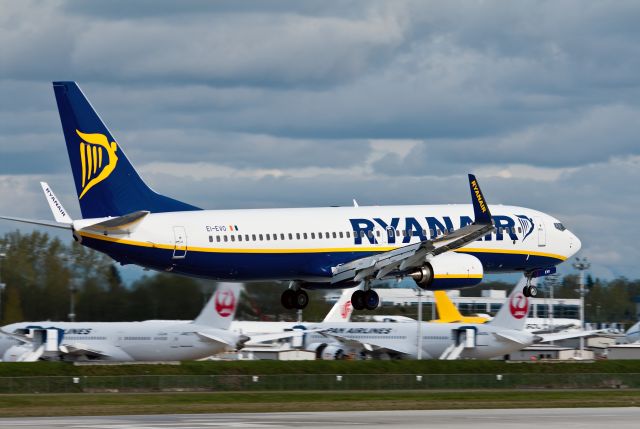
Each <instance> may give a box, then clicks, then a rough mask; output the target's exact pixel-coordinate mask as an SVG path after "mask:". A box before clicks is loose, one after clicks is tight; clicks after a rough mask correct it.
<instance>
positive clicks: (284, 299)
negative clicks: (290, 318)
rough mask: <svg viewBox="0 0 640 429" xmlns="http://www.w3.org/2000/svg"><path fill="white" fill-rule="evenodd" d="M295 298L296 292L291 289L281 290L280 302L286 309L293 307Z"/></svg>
mask: <svg viewBox="0 0 640 429" xmlns="http://www.w3.org/2000/svg"><path fill="white" fill-rule="evenodd" d="M295 299H296V293H295V292H294V291H293V290H291V289H287V290H285V291H284V292H282V295H281V296H280V303H281V304H282V306H283V307H284V308H286V309H287V310H291V309H292V308H294V304H295Z"/></svg>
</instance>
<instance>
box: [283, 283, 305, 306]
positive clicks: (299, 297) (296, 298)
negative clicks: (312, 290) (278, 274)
mask: <svg viewBox="0 0 640 429" xmlns="http://www.w3.org/2000/svg"><path fill="white" fill-rule="evenodd" d="M280 302H281V303H282V306H283V307H284V308H286V309H287V310H292V309H294V308H295V309H296V310H302V309H304V308H305V307H306V306H307V304H309V295H307V292H305V291H304V290H302V289H301V288H300V286H299V285H298V284H297V283H295V282H292V283H291V285H289V289H287V290H285V291H284V292H282V296H280Z"/></svg>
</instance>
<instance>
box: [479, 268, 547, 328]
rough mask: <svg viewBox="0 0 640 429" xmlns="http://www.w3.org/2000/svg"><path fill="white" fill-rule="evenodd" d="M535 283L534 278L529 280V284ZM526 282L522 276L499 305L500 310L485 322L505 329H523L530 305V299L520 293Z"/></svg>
mask: <svg viewBox="0 0 640 429" xmlns="http://www.w3.org/2000/svg"><path fill="white" fill-rule="evenodd" d="M535 283H536V279H533V280H531V284H535ZM526 284H527V279H526V277H524V276H522V278H521V279H520V281H519V282H518V284H517V285H516V286H515V287H514V288H513V289H512V290H511V293H510V294H509V297H508V298H507V301H506V302H505V303H504V304H502V307H500V311H498V313H497V314H496V315H495V317H494V318H493V319H492V320H491V321H490V322H487V323H490V324H491V325H493V326H499V327H501V328H506V329H514V330H518V331H520V330H523V329H524V328H525V327H526V325H527V314H529V307H530V305H531V300H530V299H529V298H527V297H526V296H524V294H523V293H522V289H523V288H524V286H525V285H526Z"/></svg>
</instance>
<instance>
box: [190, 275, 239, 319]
mask: <svg viewBox="0 0 640 429" xmlns="http://www.w3.org/2000/svg"><path fill="white" fill-rule="evenodd" d="M241 289H242V286H241V285H240V284H239V283H218V287H217V288H216V291H215V292H214V293H213V295H211V298H210V299H209V301H208V302H207V303H206V304H205V306H204V308H203V309H202V311H201V312H200V314H199V315H198V317H196V318H195V320H194V321H193V323H194V324H196V325H201V326H208V327H210V328H218V329H229V326H230V325H231V322H232V321H233V318H234V317H235V314H236V309H237V308H238V301H239V300H240V291H241Z"/></svg>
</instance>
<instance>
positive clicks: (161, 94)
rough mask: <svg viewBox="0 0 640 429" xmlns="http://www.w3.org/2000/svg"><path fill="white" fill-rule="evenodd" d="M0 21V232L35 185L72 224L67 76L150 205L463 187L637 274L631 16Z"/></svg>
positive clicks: (618, 269) (489, 9) (391, 13)
mask: <svg viewBox="0 0 640 429" xmlns="http://www.w3.org/2000/svg"><path fill="white" fill-rule="evenodd" d="M2 12H3V13H2V14H0V97H1V99H2V100H3V102H2V103H0V201H2V203H0V209H1V210H0V212H2V213H8V214H13V215H16V216H25V217H26V216H34V217H48V216H49V214H48V208H47V206H46V205H45V204H44V201H43V200H42V198H41V196H40V189H39V186H38V185H37V181H38V180H39V179H40V178H41V177H42V175H44V178H45V179H47V180H49V181H50V182H52V183H51V184H52V185H53V186H54V188H56V190H57V192H58V193H59V194H60V195H59V196H60V197H61V198H63V199H64V200H65V201H67V205H69V206H70V207H68V208H69V209H71V211H72V212H74V211H75V213H78V210H77V203H76V201H75V190H74V188H73V182H72V180H71V175H70V174H69V172H68V161H67V160H66V153H65V150H64V146H63V142H62V133H61V130H60V124H59V119H58V116H57V111H56V106H55V100H54V98H53V93H52V91H51V86H50V81H51V80H58V79H65V80H68V79H75V80H78V81H79V83H80V85H81V86H82V88H83V90H84V91H85V93H86V94H87V95H88V97H89V98H90V99H91V101H92V103H93V104H94V106H95V107H96V108H97V110H98V112H99V113H100V114H101V116H102V117H103V118H104V119H105V120H106V122H107V124H108V125H109V127H110V129H111V130H112V131H113V132H114V134H115V136H116V137H117V138H118V140H119V143H121V144H122V146H123V147H124V149H125V150H126V151H127V154H128V156H129V157H130V158H131V159H132V160H133V161H134V163H135V164H136V165H137V166H138V167H139V169H140V170H141V171H142V172H143V175H144V177H145V178H146V179H148V180H149V182H150V184H151V185H152V186H153V187H154V188H155V189H158V190H160V191H162V192H163V193H166V194H168V195H172V196H175V197H178V198H180V199H184V200H186V201H189V202H192V203H194V204H198V205H201V206H203V207H210V208H247V207H285V206H294V207H300V206H308V205H317V206H326V205H333V204H350V201H351V198H353V197H355V198H358V199H359V200H360V202H361V204H410V203H446V202H453V201H456V202H466V201H467V197H468V196H467V193H468V190H467V189H466V181H465V178H464V174H465V173H466V172H468V171H476V172H478V173H479V177H480V179H481V182H482V184H483V187H484V188H485V192H486V193H487V195H488V198H490V202H493V203H506V204H516V205H523V206H529V207H535V208H538V209H540V210H543V211H547V212H549V213H551V214H554V215H556V216H557V217H559V218H561V219H562V220H563V221H565V222H566V223H567V224H568V225H569V227H570V228H572V229H574V230H575V231H576V233H578V235H580V236H581V237H582V238H583V243H584V254H585V255H587V256H589V257H591V258H592V259H593V260H594V265H595V266H597V268H598V270H599V271H598V272H600V273H607V275H618V274H625V275H628V276H637V275H640V272H639V271H638V268H636V265H635V261H636V260H637V259H638V257H640V255H639V254H638V251H637V250H636V249H635V248H634V246H633V243H636V242H637V241H638V240H639V239H640V237H638V236H637V235H638V234H639V233H636V230H637V228H635V225H634V223H633V222H634V220H633V219H634V216H635V212H637V210H638V201H640V198H638V197H639V196H640V195H639V193H638V191H637V190H636V188H635V186H634V183H637V182H638V179H639V178H638V173H637V172H638V171H640V169H639V168H638V167H639V165H638V159H639V156H640V153H639V151H640V149H639V148H640V145H638V144H637V143H636V138H637V137H636V136H638V135H639V134H640V133H639V131H640V129H639V128H638V127H639V125H638V124H640V117H639V112H640V104H639V101H638V100H640V91H639V88H640V76H639V75H638V73H637V70H638V69H640V52H639V50H640V43H638V40H639V38H640V37H639V36H640V27H639V26H638V25H637V22H638V16H640V13H639V12H640V5H638V4H637V2H626V1H613V2H609V1H604V2H597V3H584V2H578V1H544V2H518V3H504V2H492V1H489V2H476V3H471V2H466V1H465V2H456V1H453V2H423V1H417V2H413V1H397V2H360V1H343V2H331V3H327V2H297V1H293V2H291V1H277V2H262V1H256V2H253V1H249V2H227V1H221V2H208V1H184V2H180V3H175V2H169V1H153V2H150V1H149V2H147V1H141V2H135V3H131V2H123V1H114V2H72V1H62V0H58V1H51V2H46V3H42V2H31V1H20V2H3V4H2ZM381 139H386V140H384V141H383V140H381ZM408 140H410V141H408ZM407 148H408V149H407ZM163 162H166V163H172V164H171V165H170V167H171V168H168V169H166V170H165V171H164V172H162V173H161V171H162V168H159V167H158V163H163ZM211 169H220V170H221V173H220V174H215V175H212V174H210V173H211V171H207V170H211ZM181 170H182V171H184V172H185V174H183V173H181ZM192 172H194V174H192V176H193V177H187V176H186V174H191V173H192ZM195 173H197V174H195ZM227 173H228V174H227ZM9 212H11V213H9ZM1 228H11V227H7V226H6V225H0V231H2V229H1Z"/></svg>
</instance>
